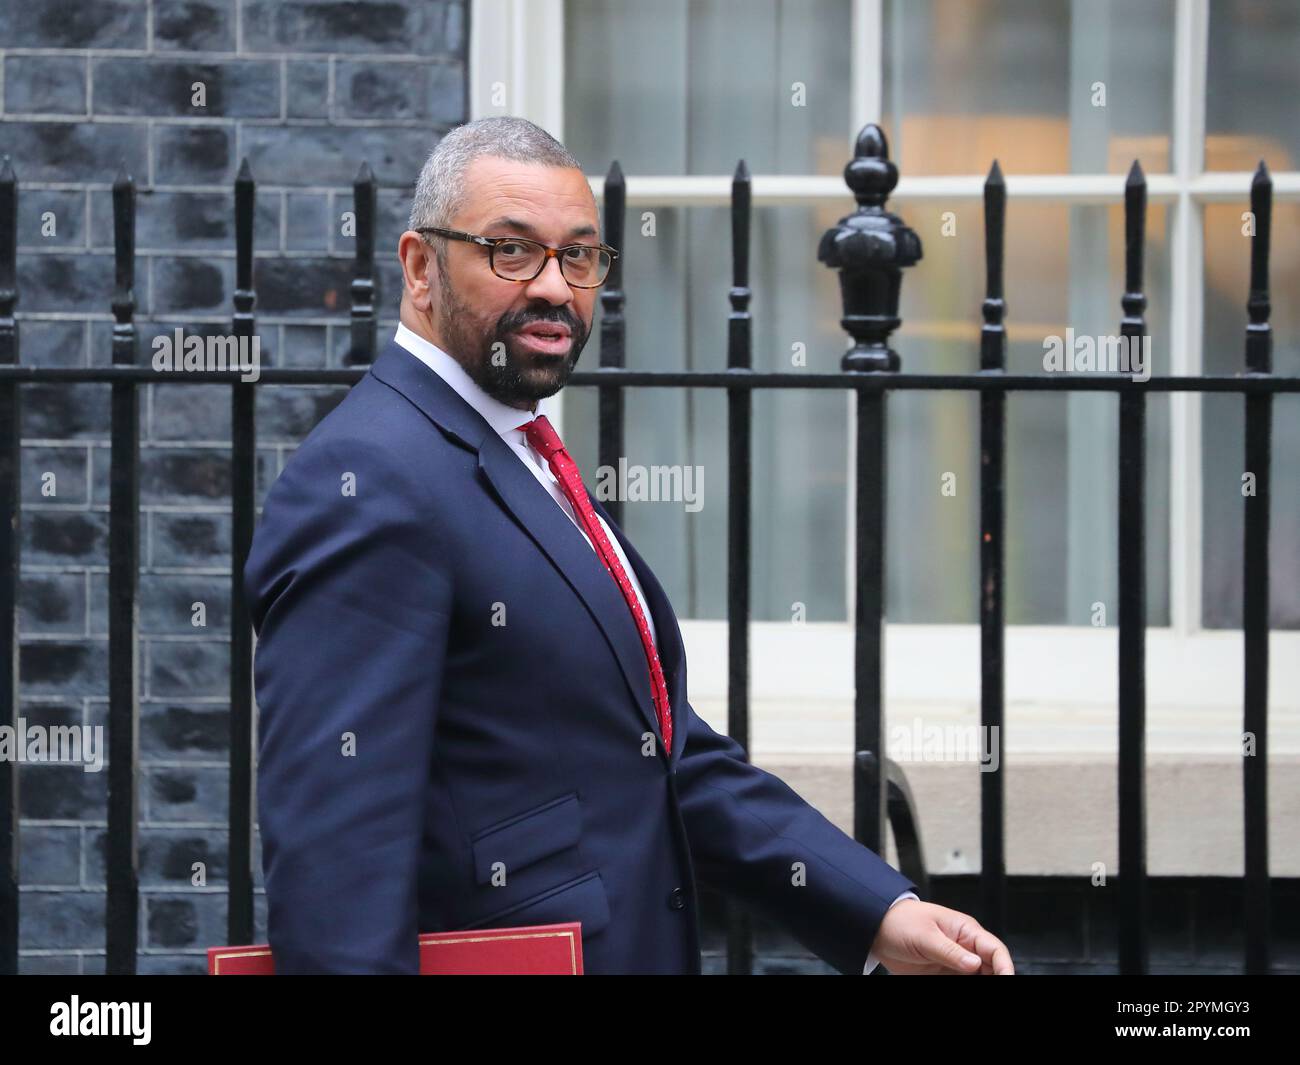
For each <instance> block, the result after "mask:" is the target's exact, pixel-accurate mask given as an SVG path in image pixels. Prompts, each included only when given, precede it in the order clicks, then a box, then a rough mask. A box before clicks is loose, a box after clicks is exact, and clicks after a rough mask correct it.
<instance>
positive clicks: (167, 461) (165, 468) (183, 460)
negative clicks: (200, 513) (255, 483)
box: [140, 447, 230, 504]
mask: <svg viewBox="0 0 1300 1065" xmlns="http://www.w3.org/2000/svg"><path fill="white" fill-rule="evenodd" d="M229 498H230V451H229V450H228V449H225V450H218V449H215V448H198V449H193V450H191V449H188V448H174V447H167V448H155V447H144V448H141V449H140V501H141V502H142V503H144V504H156V503H173V504H174V503H181V502H186V501H188V502H195V503H212V502H214V501H220V500H229Z"/></svg>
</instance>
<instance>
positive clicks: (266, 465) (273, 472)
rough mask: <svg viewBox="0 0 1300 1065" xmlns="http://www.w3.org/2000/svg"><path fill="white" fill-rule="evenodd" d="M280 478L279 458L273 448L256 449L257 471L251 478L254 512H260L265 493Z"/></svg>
mask: <svg viewBox="0 0 1300 1065" xmlns="http://www.w3.org/2000/svg"><path fill="white" fill-rule="evenodd" d="M279 476H280V456H279V453H278V452H277V451H276V450H275V449H274V448H263V447H259V448H258V449H257V469H256V470H255V472H254V477H253V495H254V503H255V506H254V508H253V509H254V512H257V511H259V510H261V507H262V503H263V502H264V501H265V500H266V493H267V492H269V491H270V490H271V485H272V484H274V483H275V479H276V478H277V477H279Z"/></svg>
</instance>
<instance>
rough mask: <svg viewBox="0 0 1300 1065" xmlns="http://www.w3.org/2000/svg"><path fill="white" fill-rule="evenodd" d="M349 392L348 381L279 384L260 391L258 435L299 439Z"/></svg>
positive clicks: (264, 438) (264, 439) (268, 438)
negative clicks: (327, 383)
mask: <svg viewBox="0 0 1300 1065" xmlns="http://www.w3.org/2000/svg"><path fill="white" fill-rule="evenodd" d="M347 394H348V388H347V386H346V385H342V386H334V385H279V386H277V387H276V389H275V391H274V392H270V393H268V392H260V393H259V398H260V399H261V403H260V404H259V406H258V413H257V422H258V439H259V440H260V441H261V442H263V443H270V442H271V441H273V440H283V441H286V442H289V443H294V444H296V443H298V442H299V441H300V440H302V438H303V437H305V436H306V435H307V434H308V433H309V432H311V431H312V429H313V428H315V426H316V424H317V423H318V422H319V421H320V420H321V419H322V418H323V417H325V415H327V414H328V413H329V412H330V411H332V410H333V409H334V408H335V407H337V406H338V405H339V404H340V403H342V402H343V397H344V396H346V395H347Z"/></svg>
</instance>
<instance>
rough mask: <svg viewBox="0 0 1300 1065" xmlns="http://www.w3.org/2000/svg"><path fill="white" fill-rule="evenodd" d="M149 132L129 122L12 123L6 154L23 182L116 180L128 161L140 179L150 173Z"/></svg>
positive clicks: (130, 167) (141, 125)
mask: <svg viewBox="0 0 1300 1065" xmlns="http://www.w3.org/2000/svg"><path fill="white" fill-rule="evenodd" d="M147 136H148V130H147V128H146V127H145V125H144V124H143V123H139V124H136V123H130V122H112V123H95V122H22V123H18V122H11V123H6V124H5V140H6V142H7V147H6V148H5V151H6V153H7V154H8V155H10V156H11V157H12V158H13V160H14V170H15V172H16V173H17V175H18V180H19V181H20V182H27V181H59V182H71V181H94V182H105V181H112V180H113V179H114V177H115V176H116V174H117V171H118V166H119V164H120V163H121V162H122V161H123V160H125V161H126V168H127V172H128V173H130V174H132V175H134V176H135V177H136V178H137V179H139V178H141V177H142V176H143V175H145V174H148V172H149V164H148V159H147V156H146V154H145V152H146V138H147Z"/></svg>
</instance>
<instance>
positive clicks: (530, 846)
mask: <svg viewBox="0 0 1300 1065" xmlns="http://www.w3.org/2000/svg"><path fill="white" fill-rule="evenodd" d="M581 835H582V812H581V810H580V809H579V806H578V793H577V792H572V793H570V794H568V795H562V796H561V797H560V798H558V799H552V800H550V801H549V802H547V803H544V804H543V805H541V806H538V807H536V808H535V809H532V810H527V811H525V812H524V813H522V814H518V815H517V816H515V817H512V818H510V819H508V820H507V821H505V822H504V823H500V824H496V825H493V826H491V827H490V828H487V829H484V830H483V831H481V832H479V833H478V834H477V835H476V836H474V839H473V846H474V878H475V880H477V882H478V883H480V884H487V883H490V882H491V880H492V867H493V866H494V865H495V864H496V863H497V862H502V863H504V866H505V873H506V875H507V876H509V875H510V874H512V873H514V872H515V871H517V870H519V869H523V868H525V867H526V866H529V865H532V864H533V862H537V861H540V860H541V859H543V858H545V857H547V856H548V855H551V854H555V853H557V852H559V851H562V850H564V849H565V848H567V847H573V846H575V845H576V844H577V842H578V839H579V837H580V836H581Z"/></svg>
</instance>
